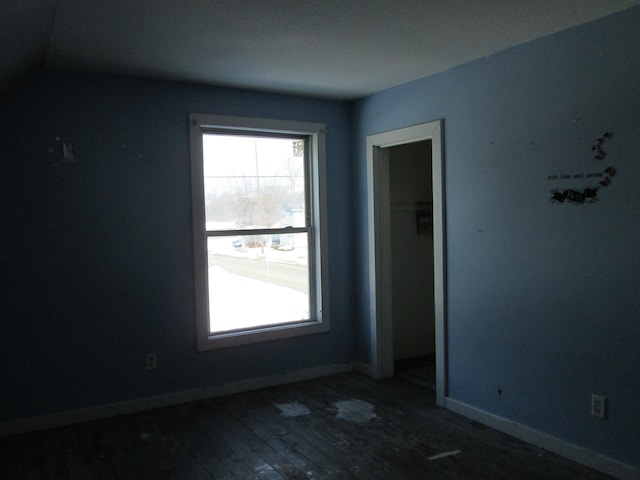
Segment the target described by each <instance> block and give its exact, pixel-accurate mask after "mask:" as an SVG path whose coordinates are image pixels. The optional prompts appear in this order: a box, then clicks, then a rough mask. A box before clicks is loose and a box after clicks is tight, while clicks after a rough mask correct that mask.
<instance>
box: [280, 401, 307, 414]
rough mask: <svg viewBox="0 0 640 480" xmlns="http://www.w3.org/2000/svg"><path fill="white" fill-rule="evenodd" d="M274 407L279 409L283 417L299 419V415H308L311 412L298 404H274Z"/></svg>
mask: <svg viewBox="0 0 640 480" xmlns="http://www.w3.org/2000/svg"><path fill="white" fill-rule="evenodd" d="M276 407H278V408H279V409H280V411H281V412H282V415H284V416H285V417H299V416H300V415H309V414H310V413H311V410H309V409H308V408H307V407H305V406H304V405H303V404H301V403H298V402H291V403H276Z"/></svg>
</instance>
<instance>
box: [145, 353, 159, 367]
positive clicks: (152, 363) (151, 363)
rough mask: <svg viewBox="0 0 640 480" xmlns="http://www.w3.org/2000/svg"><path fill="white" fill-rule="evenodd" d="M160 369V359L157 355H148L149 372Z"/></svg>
mask: <svg viewBox="0 0 640 480" xmlns="http://www.w3.org/2000/svg"><path fill="white" fill-rule="evenodd" d="M156 368H158V359H157V358H156V354H155V353H147V370H155V369H156Z"/></svg>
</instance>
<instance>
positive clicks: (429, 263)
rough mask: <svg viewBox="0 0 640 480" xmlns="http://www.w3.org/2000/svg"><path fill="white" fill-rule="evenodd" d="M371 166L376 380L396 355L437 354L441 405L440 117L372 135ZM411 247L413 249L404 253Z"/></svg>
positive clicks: (369, 147)
mask: <svg viewBox="0 0 640 480" xmlns="http://www.w3.org/2000/svg"><path fill="white" fill-rule="evenodd" d="M367 168H368V178H367V182H368V201H369V252H370V262H369V265H370V272H369V278H370V292H371V352H372V374H373V376H374V377H376V378H385V377H390V376H392V375H393V374H394V363H395V362H396V361H397V360H402V359H403V358H413V357H425V358H432V359H433V360H434V361H435V384H436V401H437V403H438V404H439V405H443V404H444V398H445V396H446V364H445V362H446V354H445V289H444V286H445V279H444V274H445V270H444V221H443V220H444V203H443V202H444V196H443V175H442V129H441V122H440V121H436V122H430V123H427V124H422V125H416V126H414V127H408V128H404V129H400V130H393V131H390V132H384V133H380V134H377V135H371V136H369V137H367ZM412 172H413V173H412ZM405 249H406V250H408V251H407V252H404V253H403V251H402V250H405ZM427 250H428V251H427ZM394 284H395V287H394ZM394 334H395V335H394Z"/></svg>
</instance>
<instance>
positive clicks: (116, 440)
mask: <svg viewBox="0 0 640 480" xmlns="http://www.w3.org/2000/svg"><path fill="white" fill-rule="evenodd" d="M345 401H346V402H350V403H346V404H342V403H340V402H345ZM365 402H366V403H365ZM367 404H369V405H371V406H372V407H373V410H372V411H367V409H366V408H363V407H367ZM339 407H341V408H342V409H340V408H339ZM345 407H351V408H346V409H345ZM373 414H375V416H372V415H373ZM358 415H360V417H358ZM458 451H459V452H458ZM451 452H454V453H453V454H451ZM455 452H457V453H455ZM442 453H449V454H450V455H449V456H444V457H441V458H430V457H433V456H434V455H439V454H442ZM0 478H2V479H3V480H10V479H20V480H23V479H26V480H38V479H47V480H50V479H73V480H76V479H109V480H113V479H117V480H129V479H132V480H133V479H135V480H140V479H155V480H163V479H182V480H183V479H195V480H211V479H212V478H214V479H363V480H375V479H380V480H383V479H384V480H396V479H411V480H415V479H431V478H434V479H438V478H444V479H446V478H455V479H460V478H470V479H484V478H486V479H500V478H504V479H546V480H548V479H604V478H608V477H606V476H604V475H601V474H599V473H596V472H594V471H592V470H589V469H587V468H584V467H582V466H580V465H577V464H575V463H572V462H570V461H568V460H565V459H563V458H560V457H558V456H556V455H553V454H551V453H548V452H546V451H544V450H541V449H538V448H535V447H532V446H530V445H528V444H525V443H522V442H520V441H518V440H515V439H513V438H511V437H508V436H506V435H503V434H501V433H499V432H496V431H494V430H491V429H489V428H487V427H484V426H482V425H480V424H478V423H476V422H473V421H471V420H468V419H466V418H463V417H460V416H457V415H455V414H453V413H451V412H448V411H446V410H443V409H440V408H438V407H436V406H435V399H434V393H433V391H432V390H431V389H430V388H427V387H424V386H421V385H419V384H417V383H414V382H411V381H410V380H407V379H405V378H402V377H397V378H394V379H391V380H385V381H381V382H375V381H373V380H371V379H369V378H368V377H364V376H361V375H358V374H355V373H354V374H343V375H337V376H333V377H327V378H323V379H319V380H314V381H308V382H302V383H297V384H293V385H287V386H283V387H276V388H269V389H265V390H261V391H257V392H249V393H244V394H237V395H230V396H227V397H223V398H217V399H212V400H207V401H202V402H194V403H189V404H185V405H180V406H176V407H170V408H163V409H157V410H152V411H148V412H143V413H139V414H133V415H125V416H119V417H115V418H110V419H105V420H98V421H92V422H86V423H81V424H78V425H72V426H68V427H63V428H56V429H51V430H46V431H42V432H35V433H29V434H23V435H16V436H12V437H4V438H0Z"/></svg>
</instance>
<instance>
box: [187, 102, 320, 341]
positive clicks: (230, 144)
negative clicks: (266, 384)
mask: <svg viewBox="0 0 640 480" xmlns="http://www.w3.org/2000/svg"><path fill="white" fill-rule="evenodd" d="M190 137H191V189H192V201H193V207H192V208H193V232H194V234H193V239H194V240H193V241H194V267H195V268H194V272H195V286H196V317H197V322H198V348H199V349H200V350H207V349H212V348H221V347H229V346H235V345H241V344H246V343H254V342H259V341H267V340H273V339H278V338H285V337H291V336H296V335H304V334H311V333H319V332H324V331H327V330H328V329H329V322H328V312H327V305H328V300H327V294H328V287H327V285H328V283H327V276H328V273H327V266H326V263H327V262H326V257H327V256H326V255H325V254H324V253H323V252H324V248H325V246H326V240H325V226H326V222H325V221H324V211H325V208H324V202H325V190H326V188H325V183H324V126H323V125H321V124H315V123H303V122H288V121H282V120H267V119H253V118H238V117H224V116H212V115H200V114H192V115H191V116H190Z"/></svg>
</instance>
